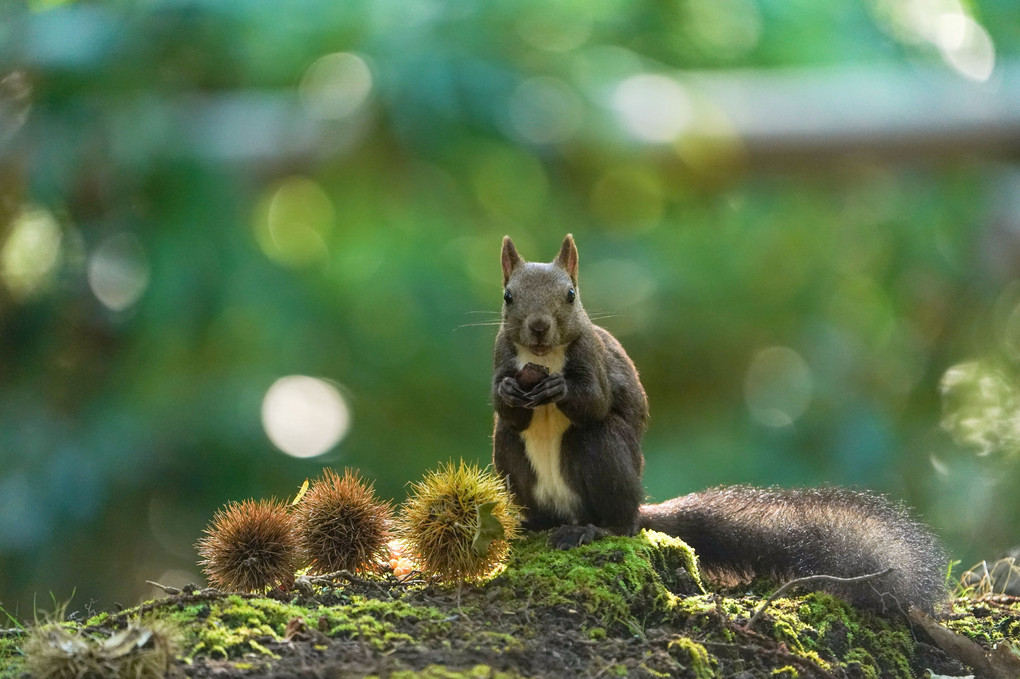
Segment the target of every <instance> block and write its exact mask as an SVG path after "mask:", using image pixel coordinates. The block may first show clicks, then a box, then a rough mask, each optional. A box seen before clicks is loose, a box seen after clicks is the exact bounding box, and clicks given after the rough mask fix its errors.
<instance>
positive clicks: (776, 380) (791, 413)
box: [744, 347, 813, 427]
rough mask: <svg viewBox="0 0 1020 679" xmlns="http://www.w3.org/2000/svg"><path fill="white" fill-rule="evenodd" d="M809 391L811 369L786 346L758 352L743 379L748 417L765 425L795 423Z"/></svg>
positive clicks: (802, 410)
mask: <svg viewBox="0 0 1020 679" xmlns="http://www.w3.org/2000/svg"><path fill="white" fill-rule="evenodd" d="M812 390H813V379H812V376H811V369H810V368H808V365H807V363H806V362H805V361H804V359H803V358H801V356H800V354H798V353H797V352H796V351H794V350H793V349H790V348H789V347H769V348H767V349H763V350H761V351H760V352H758V354H757V355H756V356H755V357H754V359H753V360H752V361H751V366H750V367H749V368H748V370H747V375H746V377H745V379H744V398H745V399H746V401H747V407H748V408H749V409H750V411H751V416H752V417H753V418H754V419H755V420H756V421H758V422H759V423H761V424H763V425H765V426H767V427H785V426H789V425H791V424H793V423H794V422H796V421H797V418H799V417H800V416H801V415H803V414H804V411H805V410H807V407H808V405H809V404H810V402H811V393H812Z"/></svg>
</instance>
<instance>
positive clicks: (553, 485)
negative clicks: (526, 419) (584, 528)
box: [521, 403, 579, 521]
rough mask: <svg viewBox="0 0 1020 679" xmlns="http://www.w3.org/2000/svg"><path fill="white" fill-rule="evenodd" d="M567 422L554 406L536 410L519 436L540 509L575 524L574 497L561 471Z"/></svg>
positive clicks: (574, 494) (575, 503)
mask: <svg viewBox="0 0 1020 679" xmlns="http://www.w3.org/2000/svg"><path fill="white" fill-rule="evenodd" d="M569 426H570V420H568V419H567V416H566V415H564V414H563V413H562V412H560V409H559V408H557V407H556V405H555V404H552V403H550V404H549V405H545V406H539V407H538V408H535V410H534V412H533V413H532V415H531V424H530V425H528V428H527V429H525V430H524V431H523V432H521V439H523V441H524V452H525V453H527V455H528V460H529V461H530V462H531V468H532V469H534V470H535V490H534V493H535V500H536V502H538V504H539V505H540V506H543V507H550V508H552V509H554V510H555V511H556V512H557V513H559V514H563V515H564V516H566V517H569V519H570V520H571V521H576V520H577V516H576V514H575V513H576V511H577V505H578V504H579V499H578V497H577V494H576V493H575V492H574V491H573V490H572V489H571V488H570V486H568V485H567V481H566V479H564V478H563V472H562V470H561V467H560V443H561V442H562V440H563V433H564V432H565V431H567V427H569Z"/></svg>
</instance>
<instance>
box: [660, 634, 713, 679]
mask: <svg viewBox="0 0 1020 679" xmlns="http://www.w3.org/2000/svg"><path fill="white" fill-rule="evenodd" d="M669 654H670V655H672V656H673V657H674V658H675V659H676V661H677V662H678V663H680V666H681V667H683V668H684V669H688V670H690V671H691V672H692V673H693V674H694V677H695V679H711V677H714V676H715V670H714V669H713V662H714V661H713V660H712V658H711V657H710V656H709V655H708V650H707V649H706V648H705V647H704V646H702V645H701V644H699V643H698V642H696V641H694V640H693V639H689V638H687V637H677V638H676V639H674V640H673V641H671V642H669Z"/></svg>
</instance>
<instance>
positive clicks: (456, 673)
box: [365, 665, 521, 679]
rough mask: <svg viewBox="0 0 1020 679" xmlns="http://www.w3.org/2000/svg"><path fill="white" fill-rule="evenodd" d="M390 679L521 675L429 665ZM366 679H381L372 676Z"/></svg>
mask: <svg viewBox="0 0 1020 679" xmlns="http://www.w3.org/2000/svg"><path fill="white" fill-rule="evenodd" d="M386 676H387V677H389V679H518V677H520V676H521V675H519V674H511V673H508V672H496V671H494V670H493V669H492V668H491V667H489V666H488V665H475V666H474V667H472V668H471V669H468V670H451V669H449V668H447V667H444V666H442V665H428V666H426V667H424V668H422V669H421V670H418V671H414V670H398V671H396V672H393V673H391V674H388V675H386ZM365 679H379V677H378V675H371V676H369V677H366V678H365Z"/></svg>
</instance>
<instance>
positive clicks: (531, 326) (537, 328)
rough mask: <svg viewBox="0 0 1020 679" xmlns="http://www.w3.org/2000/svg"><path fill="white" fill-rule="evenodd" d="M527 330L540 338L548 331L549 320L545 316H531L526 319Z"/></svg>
mask: <svg viewBox="0 0 1020 679" xmlns="http://www.w3.org/2000/svg"><path fill="white" fill-rule="evenodd" d="M528 330H530V331H531V332H532V334H533V335H535V337H538V338H541V337H542V336H543V335H544V334H545V333H547V332H549V321H548V320H547V319H545V318H533V319H531V320H530V321H528Z"/></svg>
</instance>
